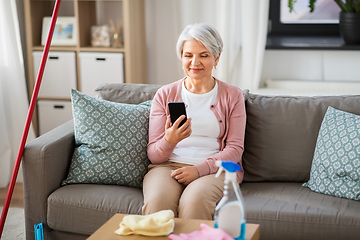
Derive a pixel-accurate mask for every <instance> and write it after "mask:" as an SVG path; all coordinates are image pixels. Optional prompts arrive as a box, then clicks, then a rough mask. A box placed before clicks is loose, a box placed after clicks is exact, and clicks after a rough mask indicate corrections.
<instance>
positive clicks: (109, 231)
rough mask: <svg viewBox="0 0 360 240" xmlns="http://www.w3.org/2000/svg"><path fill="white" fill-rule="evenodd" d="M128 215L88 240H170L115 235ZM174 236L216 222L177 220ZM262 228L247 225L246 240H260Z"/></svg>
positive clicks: (104, 226) (111, 223)
mask: <svg viewBox="0 0 360 240" xmlns="http://www.w3.org/2000/svg"><path fill="white" fill-rule="evenodd" d="M124 216H126V214H115V215H114V216H113V217H112V218H110V220H109V221H107V222H106V223H105V224H104V225H102V226H101V227H100V228H99V229H98V230H96V232H94V233H93V234H92V235H91V236H90V237H89V238H88V240H147V239H148V240H165V239H169V238H168V237H167V236H162V237H147V236H141V235H129V236H119V235H116V234H115V230H117V229H118V228H119V224H120V222H121V221H122V219H123V217H124ZM174 220H175V228H174V232H173V233H174V234H176V235H179V234H180V233H191V232H193V231H200V230H201V228H200V223H205V224H207V225H209V226H211V227H213V226H214V221H209V220H196V219H181V218H175V219H174ZM259 235H260V226H259V225H258V224H252V223H247V224H246V236H245V239H246V240H259Z"/></svg>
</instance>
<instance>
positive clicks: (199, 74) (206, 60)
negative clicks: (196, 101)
mask: <svg viewBox="0 0 360 240" xmlns="http://www.w3.org/2000/svg"><path fill="white" fill-rule="evenodd" d="M181 61H182V67H183V69H184V72H185V73H186V75H187V76H188V77H190V78H192V79H196V80H206V79H207V78H212V69H213V67H214V66H216V65H217V63H218V61H219V57H218V58H217V59H215V57H214V55H212V54H211V53H210V52H209V51H208V50H207V49H206V48H205V46H204V45H203V44H201V43H200V42H198V41H196V40H188V41H185V42H184V45H183V52H182V55H181Z"/></svg>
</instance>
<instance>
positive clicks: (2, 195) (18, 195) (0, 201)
mask: <svg viewBox="0 0 360 240" xmlns="http://www.w3.org/2000/svg"><path fill="white" fill-rule="evenodd" d="M7 191H8V188H7V187H6V188H0V206H1V207H3V206H4V204H5V199H6V195H7ZM10 207H15V208H24V193H23V184H22V183H16V184H15V188H14V192H13V195H12V198H11V202H10Z"/></svg>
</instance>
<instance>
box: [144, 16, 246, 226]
mask: <svg viewBox="0 0 360 240" xmlns="http://www.w3.org/2000/svg"><path fill="white" fill-rule="evenodd" d="M176 48H177V53H178V57H179V58H180V59H181V61H182V68H183V70H184V72H185V74H186V77H184V78H183V79H180V80H178V81H176V82H174V83H171V84H168V85H165V86H163V87H162V88H160V89H159V90H158V92H157V93H156V95H155V97H154V100H153V103H152V106H151V112H150V122H149V124H150V125H149V144H148V157H149V159H150V161H151V163H152V164H150V165H149V171H148V173H147V174H146V175H145V177H144V182H143V193H144V206H143V208H142V211H143V214H150V213H154V212H157V211H160V210H166V209H171V210H172V211H173V212H174V214H175V216H176V217H179V218H192V219H208V220H210V219H212V218H213V214H214V210H215V206H216V204H217V203H218V202H219V200H220V199H221V198H222V196H223V187H224V174H222V175H220V177H219V178H215V173H216V171H217V170H218V167H217V166H216V165H215V161H216V160H231V161H234V162H236V163H238V164H240V165H241V156H242V153H243V151H244V135H245V123H246V113H245V104H244V98H243V95H242V92H241V90H240V89H239V88H237V87H234V86H231V85H229V84H226V83H224V82H222V81H220V80H218V79H216V78H214V77H213V76H212V70H213V68H216V65H217V64H218V62H219V58H220V55H221V52H222V49H223V42H222V40H221V37H220V36H219V34H218V32H217V31H216V29H214V28H213V27H212V26H210V25H208V24H205V23H199V24H194V25H189V26H187V27H186V28H185V29H184V30H183V32H182V33H181V35H180V37H179V39H178V43H177V46H176ZM168 102H184V103H185V106H186V112H187V116H188V119H187V121H186V122H185V124H183V125H182V126H181V127H179V124H180V122H181V121H182V120H183V119H184V118H185V116H184V115H182V116H181V117H179V118H178V119H177V120H176V121H175V122H174V124H173V125H172V124H171V121H170V116H169V109H168ZM242 179H243V172H238V182H239V183H240V182H241V181H242Z"/></svg>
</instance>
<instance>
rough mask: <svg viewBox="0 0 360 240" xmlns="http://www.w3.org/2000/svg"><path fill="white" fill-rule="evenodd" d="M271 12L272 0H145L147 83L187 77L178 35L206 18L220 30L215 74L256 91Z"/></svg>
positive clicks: (223, 79) (168, 81) (164, 82)
mask: <svg viewBox="0 0 360 240" xmlns="http://www.w3.org/2000/svg"><path fill="white" fill-rule="evenodd" d="M268 12H269V0H147V1H146V29H147V45H148V64H149V65H148V68H149V70H148V71H149V72H148V74H149V83H157V84H166V83H170V82H173V81H175V80H176V79H179V78H181V77H183V76H184V73H183V72H182V70H181V64H180V61H179V60H178V59H177V58H176V55H175V45H176V41H177V38H178V37H179V35H180V33H181V31H182V30H183V29H184V28H185V26H187V25H188V24H193V23H198V22H207V23H209V24H211V25H212V26H214V27H215V28H216V29H217V30H218V31H219V33H220V35H221V37H222V39H223V42H224V50H223V53H222V55H221V57H220V61H219V64H218V67H217V69H216V70H214V72H213V74H214V76H216V77H217V78H219V79H220V80H222V81H224V82H228V83H230V84H233V85H235V86H238V87H240V88H242V89H245V88H246V89H250V90H251V91H256V90H257V89H258V88H259V83H260V77H261V70H262V61H263V55H264V50H265V43H266V35H267V23H268ZM169 53H170V54H169ZM171 54H173V55H174V56H173V55H171ZM164 59H166V60H164ZM174 66H176V67H174ZM166 69H169V71H166Z"/></svg>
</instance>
